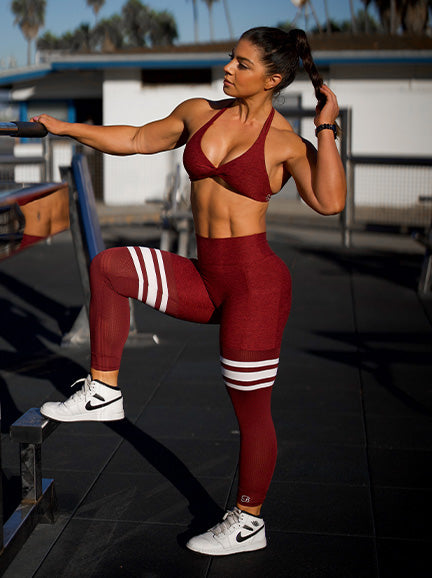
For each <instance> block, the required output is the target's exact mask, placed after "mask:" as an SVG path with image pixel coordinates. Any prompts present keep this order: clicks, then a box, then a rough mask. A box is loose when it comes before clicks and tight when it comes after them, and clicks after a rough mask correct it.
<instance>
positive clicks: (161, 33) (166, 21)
mask: <svg viewBox="0 0 432 578" xmlns="http://www.w3.org/2000/svg"><path fill="white" fill-rule="evenodd" d="M177 37H178V33H177V24H176V21H175V19H174V17H173V15H172V14H170V13H169V12H167V11H166V10H162V12H156V11H155V10H153V11H152V18H151V25H150V42H151V44H152V46H171V45H172V44H173V43H174V40H175V39H176V38H177Z"/></svg>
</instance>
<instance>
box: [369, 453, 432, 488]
mask: <svg viewBox="0 0 432 578" xmlns="http://www.w3.org/2000/svg"><path fill="white" fill-rule="evenodd" d="M368 454H369V466H370V472H371V481H372V483H373V484H375V485H377V486H390V487H399V488H424V489H427V488H432V450H418V451H417V450H402V449H388V448H374V447H371V448H369V450H368Z"/></svg>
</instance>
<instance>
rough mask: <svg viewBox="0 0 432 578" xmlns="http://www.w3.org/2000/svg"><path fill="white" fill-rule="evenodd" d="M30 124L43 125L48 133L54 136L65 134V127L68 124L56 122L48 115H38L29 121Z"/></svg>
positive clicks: (56, 120)
mask: <svg viewBox="0 0 432 578" xmlns="http://www.w3.org/2000/svg"><path fill="white" fill-rule="evenodd" d="M30 122H40V123H41V124H43V125H44V127H45V128H46V129H47V131H48V132H50V133H51V134H56V135H64V134H65V133H66V132H67V129H66V127H67V125H68V124H69V123H67V122H64V121H62V120H58V119H57V118H54V117H53V116H50V115H49V114H38V115H36V116H33V117H32V118H31V119H30Z"/></svg>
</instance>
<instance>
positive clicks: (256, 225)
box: [191, 178, 268, 239]
mask: <svg viewBox="0 0 432 578" xmlns="http://www.w3.org/2000/svg"><path fill="white" fill-rule="evenodd" d="M191 204H192V213H193V216H194V224H195V232H196V234H197V235H199V236H200V237H207V238H211V239H224V238H227V237H244V236H247V235H255V234H257V233H264V232H265V230H266V224H265V214H266V212H267V207H268V203H261V202H259V201H255V200H253V199H249V198H248V197H245V196H243V195H239V194H238V193H236V192H234V191H231V190H229V189H227V188H226V186H224V185H223V184H221V183H220V182H218V181H217V179H215V178H207V179H202V180H200V181H195V182H193V183H192V190H191Z"/></svg>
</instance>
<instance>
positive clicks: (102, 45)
mask: <svg viewBox="0 0 432 578" xmlns="http://www.w3.org/2000/svg"><path fill="white" fill-rule="evenodd" d="M123 29H124V25H123V20H122V18H121V17H120V16H119V15H118V14H113V15H112V16H111V17H110V18H104V19H103V20H100V21H99V22H98V23H97V25H96V26H95V29H94V37H95V43H96V44H97V46H98V48H99V49H100V50H101V51H102V52H114V51H115V50H119V49H121V48H123V45H124V30H123Z"/></svg>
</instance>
